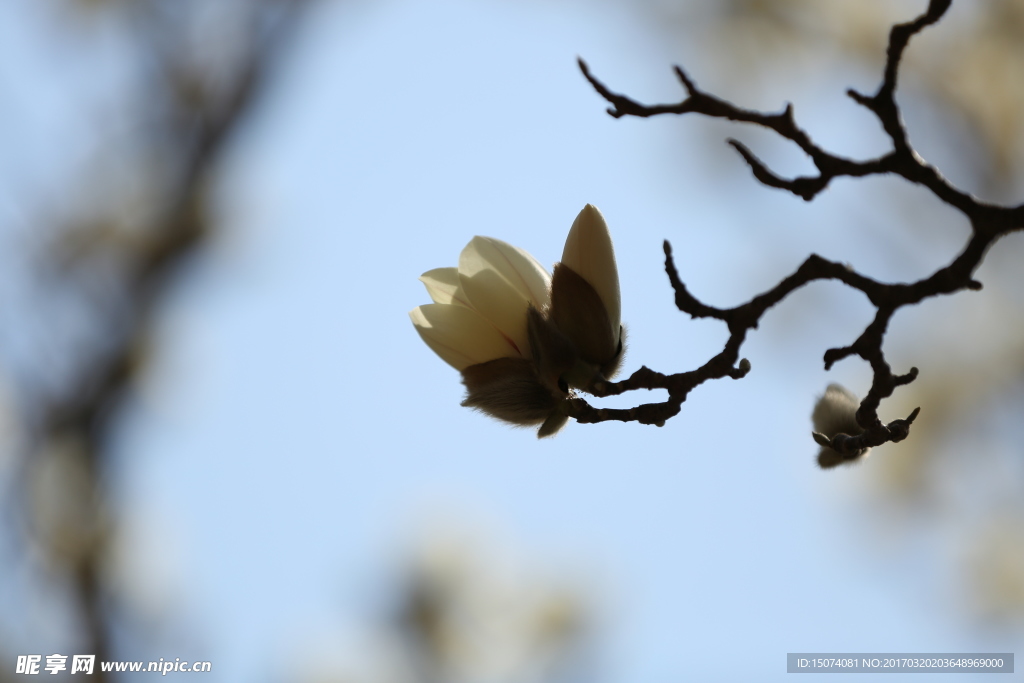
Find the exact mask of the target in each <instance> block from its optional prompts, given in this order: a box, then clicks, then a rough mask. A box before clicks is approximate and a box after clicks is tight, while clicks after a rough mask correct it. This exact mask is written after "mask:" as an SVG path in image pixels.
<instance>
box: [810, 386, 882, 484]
mask: <svg viewBox="0 0 1024 683" xmlns="http://www.w3.org/2000/svg"><path fill="white" fill-rule="evenodd" d="M859 407H860V401H858V399H857V397H856V396H854V395H853V394H852V393H850V391H849V390H847V389H846V388H845V387H843V386H841V385H839V384H829V385H828V387H827V388H826V389H825V394H824V395H823V396H822V397H821V398H819V399H818V402H817V404H815V406H814V413H813V414H812V415H811V421H812V422H813V424H814V431H815V432H817V433H818V434H821V435H824V436H825V437H827V438H828V439H829V440H831V439H833V438H834V437H835V436H836V435H837V434H847V435H849V436H856V435H858V434H860V433H862V432H863V431H864V430H863V429H861V427H860V425H859V424H857V409H858V408H859ZM870 450H871V449H870V448H862V449H860V450H859V451H857V452H856V453H851V454H842V453H839V452H838V451H836V450H833V449H832V448H830V447H829V446H824V445H823V446H822V447H821V450H820V451H819V452H818V465H819V466H821V468H822V469H830V468H832V467H835V466H836V465H842V464H844V463H852V462H856V461H857V460H860V459H861V458H864V457H866V456H867V455H868V452H869V451H870Z"/></svg>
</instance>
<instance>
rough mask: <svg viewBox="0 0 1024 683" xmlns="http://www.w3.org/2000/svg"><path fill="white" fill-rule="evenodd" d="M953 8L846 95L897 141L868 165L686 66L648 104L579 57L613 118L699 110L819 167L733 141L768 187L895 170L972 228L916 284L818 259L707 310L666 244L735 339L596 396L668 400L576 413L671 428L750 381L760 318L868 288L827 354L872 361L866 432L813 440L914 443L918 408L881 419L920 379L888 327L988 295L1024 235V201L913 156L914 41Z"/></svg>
mask: <svg viewBox="0 0 1024 683" xmlns="http://www.w3.org/2000/svg"><path fill="white" fill-rule="evenodd" d="M950 4H951V0H932V1H931V3H930V4H929V6H928V9H927V10H926V11H925V13H924V14H922V15H921V16H919V17H918V18H917V19H915V20H914V21H911V22H908V23H903V24H897V25H896V26H894V27H893V28H892V30H891V32H890V34H889V46H888V50H887V53H886V55H887V56H886V64H885V72H884V77H883V79H882V83H881V85H880V86H879V88H878V91H877V92H876V93H875V94H874V95H872V96H866V95H863V94H861V93H858V92H855V91H853V90H849V91H848V92H847V94H848V95H849V96H850V97H851V98H852V99H853V100H854V101H855V102H857V103H858V104H860V105H862V106H864V107H866V108H867V109H868V110H870V111H871V112H872V113H874V114H875V116H877V117H878V119H879V121H880V122H881V124H882V127H883V128H884V130H885V132H886V133H887V134H888V136H889V138H890V139H891V141H892V144H893V149H892V151H890V152H889V153H888V154H885V155H884V156H881V157H878V158H875V159H868V160H864V161H855V160H851V159H846V158H843V157H839V156H837V155H834V154H831V153H829V152H827V151H825V150H824V149H822V148H821V147H819V146H818V145H817V144H816V143H814V142H813V141H812V140H811V138H810V137H809V136H808V135H807V133H806V132H805V131H804V130H802V129H801V128H800V127H799V126H798V125H797V123H796V120H795V117H794V113H793V107H792V106H791V105H787V106H786V108H785V109H784V110H783V111H782V112H781V113H778V114H765V113H761V112H757V111H753V110H748V109H743V108H740V107H737V106H735V105H733V104H731V103H729V102H726V101H724V100H721V99H719V98H717V97H715V96H714V95H710V94H708V93H705V92H703V91H701V90H700V89H698V88H697V86H696V84H695V83H694V82H693V81H692V80H691V79H690V78H689V76H687V74H686V73H685V72H684V71H683V70H682V69H681V68H680V67H676V68H675V72H676V76H677V77H678V78H679V80H680V82H681V83H682V85H683V87H684V88H685V90H686V93H687V96H686V98H685V99H683V100H682V101H681V102H679V103H677V104H670V105H643V104H640V103H638V102H636V101H635V100H633V99H631V98H629V97H627V96H625V95H621V94H618V93H615V92H613V91H611V90H610V89H609V88H608V87H607V86H605V85H604V83H602V82H601V81H599V80H598V79H597V78H596V77H595V76H594V75H593V74H592V73H591V72H590V69H589V67H588V66H587V64H586V62H584V61H583V60H582V59H580V60H579V65H580V69H581V70H582V71H583V75H584V76H585V77H586V78H587V80H588V81H589V82H590V83H591V85H592V86H593V87H594V89H595V90H596V91H597V92H598V93H599V94H600V95H601V96H602V97H604V98H605V99H606V100H607V101H608V102H609V103H610V104H611V105H612V106H611V107H610V108H609V109H608V113H609V114H610V115H611V116H613V117H615V118H619V117H623V116H636V117H642V118H644V117H650V116H657V115H660V114H688V113H698V114H703V115H705V116H710V117H713V118H725V119H729V120H731V121H737V122H741V123H751V124H755V125H759V126H762V127H765V128H768V129H770V130H772V131H774V132H775V133H776V134H778V135H780V136H781V137H783V138H785V139H787V140H790V141H792V142H793V143H795V144H796V145H797V146H798V147H800V149H802V150H803V151H804V152H805V153H806V154H807V155H808V156H809V157H810V158H811V160H812V161H813V163H814V165H815V167H816V168H817V169H818V175H817V176H805V177H797V178H793V179H786V178H782V177H781V176H779V175H777V174H776V173H774V172H773V171H771V170H770V169H769V168H768V167H767V166H766V165H765V164H764V163H763V162H762V161H761V160H760V159H758V158H757V157H756V156H755V155H754V154H753V153H752V152H751V151H750V150H749V149H748V148H747V147H746V146H745V145H743V144H742V143H740V142H738V141H736V140H729V144H731V145H732V146H733V147H734V148H735V149H736V150H737V151H738V152H739V153H740V155H741V156H742V157H743V158H744V160H745V161H746V162H747V164H748V165H749V166H750V167H751V170H752V171H753V173H754V177H755V178H756V179H757V180H758V181H760V182H761V183H763V184H765V185H767V186H769V187H775V188H779V189H785V190H788V191H790V192H792V193H793V194H795V195H797V196H799V197H802V198H803V199H805V200H808V201H809V200H811V199H813V198H814V197H815V196H816V195H817V194H818V193H819V192H821V191H822V190H823V189H825V187H827V186H828V184H829V183H830V182H831V180H832V179H833V178H837V177H842V176H850V177H864V176H869V175H878V174H885V173H892V174H896V175H899V176H902V177H903V178H905V179H907V180H909V181H911V182H913V183H917V184H920V185H923V186H924V187H926V188H928V189H929V190H930V191H931V192H932V194H934V195H935V196H936V197H937V198H938V199H940V200H941V201H943V202H945V203H947V204H949V205H950V206H952V207H954V208H956V209H958V210H959V211H960V212H962V213H963V214H964V215H965V216H966V217H967V218H968V220H969V221H970V224H971V229H972V230H971V236H970V238H969V239H968V241H967V244H966V245H965V247H964V249H963V251H962V252H961V253H960V254H959V255H958V256H957V257H956V258H955V259H953V260H952V261H951V262H950V263H949V264H948V265H947V266H945V267H943V268H940V269H939V270H937V271H935V272H934V273H933V274H932V275H930V276H928V277H926V278H923V279H921V280H918V281H917V282H912V283H882V282H878V281H876V280H873V279H871V278H869V277H866V276H864V275H861V274H859V273H857V272H856V271H854V270H853V269H852V268H851V267H849V266H846V265H844V264H841V263H836V262H833V261H828V260H826V259H824V258H822V257H820V256H818V255H816V254H812V255H811V256H809V257H808V258H807V260H806V261H804V263H803V264H802V265H801V266H800V267H799V268H798V269H797V270H796V271H795V272H794V273H793V274H792V275H790V276H788V277H787V278H785V279H784V280H782V281H781V282H780V283H779V284H778V285H776V286H775V287H773V288H772V289H770V290H768V291H767V292H765V293H763V294H760V295H758V296H756V297H754V298H753V299H751V300H750V301H749V302H747V303H745V304H742V305H739V306H736V307H734V308H729V309H721V308H715V307H712V306H708V305H706V304H703V303H701V302H700V301H698V300H697V299H696V298H695V297H694V296H693V295H691V294H690V293H689V291H688V290H687V289H686V286H685V285H684V284H683V282H682V280H681V279H680V278H679V275H678V273H677V271H676V268H675V264H674V262H673V259H672V250H671V247H670V245H669V244H668V242H665V270H666V272H667V273H668V277H669V282H670V283H671V285H672V288H673V290H674V291H675V301H676V306H677V308H679V310H680V311H682V312H684V313H689V314H690V316H691V317H692V318H715V319H717V320H721V321H722V322H724V323H726V325H727V326H728V328H729V333H730V335H729V339H728V341H727V342H726V344H725V348H724V349H723V350H722V352H721V353H719V354H718V355H716V356H715V357H713V358H712V359H711V360H709V361H708V362H707V363H705V364H704V365H703V366H701V367H700V368H698V369H697V370H694V371H691V372H685V373H678V374H675V375H663V374H661V373H657V372H654V371H652V370H650V369H648V368H646V367H642V368H641V369H640V370H638V371H637V372H635V373H634V374H633V375H632V376H631V377H629V378H628V379H626V380H624V381H621V382H616V383H604V384H599V385H598V386H597V387H595V392H594V393H595V395H597V396H611V395H617V394H621V393H623V392H625V391H632V390H636V389H667V390H668V392H669V398H668V400H667V401H665V402H663V403H652V404H645V405H641V406H637V407H635V408H630V409H626V410H619V409H598V408H594V407H592V406H590V405H589V404H588V403H587V402H586V401H584V400H583V399H575V400H574V401H573V404H572V409H571V411H572V412H571V415H572V417H575V418H576V419H577V420H578V421H580V422H603V421H606V420H622V421H639V422H642V423H645V424H656V425H659V426H660V425H661V424H664V422H665V420H667V419H669V418H670V417H672V416H674V415H676V414H677V413H678V412H679V410H680V407H681V404H682V403H683V401H685V400H686V397H687V394H688V393H689V392H690V390H692V389H693V388H695V387H696V386H698V385H700V384H701V383H703V382H705V381H707V380H710V379H721V378H725V377H731V378H733V379H739V378H741V377H743V376H744V375H746V373H747V371H748V370H749V368H750V364H749V362H747V361H746V359H742V360H740V357H739V351H740V347H741V345H742V344H743V341H744V339H745V338H746V333H747V331H748V330H751V329H755V328H756V327H757V324H758V321H759V320H760V318H761V316H762V315H764V314H765V312H767V310H768V309H769V308H771V307H772V306H774V305H775V304H776V303H778V302H780V301H781V300H782V299H784V298H785V297H786V296H787V295H788V294H790V293H791V292H793V291H795V290H796V289H799V288H800V287H802V286H803V285H805V284H807V283H809V282H812V281H815V280H838V281H840V282H842V283H844V284H846V285H847V286H849V287H852V288H854V289H857V290H859V291H861V292H863V293H864V294H865V296H867V298H868V300H869V301H870V302H871V303H872V305H874V306H875V308H876V315H875V318H874V320H873V321H872V322H871V323H870V324H869V325H868V326H867V328H866V329H865V330H864V332H863V333H861V335H860V336H859V337H858V338H857V339H856V340H855V341H854V342H853V343H852V344H851V345H849V346H845V347H842V348H833V349H829V350H828V351H826V352H825V355H824V361H825V369H826V370H827V369H830V368H831V367H832V365H833V364H834V363H835V362H836V361H838V360H841V359H843V358H846V357H848V356H853V355H856V356H859V357H860V358H862V359H863V360H865V361H867V362H868V363H869V364H870V366H871V369H872V373H873V378H872V383H871V388H870V390H869V391H868V394H867V396H865V397H864V399H863V400H862V401H861V404H860V409H859V410H858V411H857V422H858V424H859V425H860V426H861V427H862V428H863V430H864V431H863V432H862V433H860V434H858V435H856V436H849V435H845V434H841V435H838V436H836V437H834V438H831V439H828V438H826V437H823V436H821V435H817V436H816V437H815V438H816V439H818V440H819V443H822V445H827V446H829V447H831V448H833V449H834V450H836V451H837V452H838V453H840V454H841V455H849V456H853V454H855V453H859V452H862V450H863V449H864V448H867V447H871V446H878V445H881V444H883V443H888V442H896V441H901V440H903V439H905V438H906V437H907V435H908V434H909V429H910V424H911V423H912V422H913V421H914V418H916V416H917V413H918V411H917V410H915V411H914V412H913V413H912V414H911V415H910V416H908V417H907V418H906V419H905V420H895V421H893V422H890V423H889V424H887V425H886V424H883V423H882V422H881V420H880V419H879V417H878V412H877V411H878V407H879V405H880V403H881V401H882V399H884V398H888V397H889V396H891V395H892V393H893V391H894V390H895V388H896V387H898V386H901V385H904V384H908V383H910V382H912V381H914V379H915V378H916V377H917V368H911V369H910V371H909V372H907V373H906V374H903V375H894V374H893V373H892V370H891V368H890V366H889V364H888V363H887V362H886V360H885V355H884V353H883V351H882V342H883V338H884V336H885V332H886V328H887V327H888V324H889V321H890V320H891V318H892V316H893V315H894V313H895V312H896V310H897V309H899V308H900V307H902V306H907V305H913V304H916V303H919V302H920V301H922V300H924V299H926V298H929V297H933V296H939V295H943V294H952V293H954V292H957V291H960V290H964V289H970V290H979V289H981V287H982V285H981V283H980V282H978V281H977V280H974V279H973V277H972V276H973V273H974V272H975V270H976V269H977V268H978V266H979V265H980V264H981V262H982V260H983V258H984V255H985V253H986V251H987V250H988V248H989V247H990V246H991V245H992V244H993V243H994V242H995V241H996V240H998V239H999V238H1001V237H1003V236H1004V235H1006V234H1009V233H1010V232H1013V231H1016V230H1021V229H1024V204H1022V205H1018V206H1015V207H1004V206H997V205H993V204H989V203H986V202H982V201H980V200H979V199H977V198H975V197H973V196H971V195H970V194H968V193H966V192H963V191H961V190H959V189H957V188H955V187H953V185H952V184H950V183H949V181H947V180H946V179H945V178H944V177H943V176H942V174H940V173H939V171H938V170H937V169H936V168H934V167H933V166H931V165H929V164H928V163H927V162H925V161H924V160H923V159H922V158H921V157H920V156H919V155H918V154H917V153H916V152H915V151H914V149H913V148H912V147H911V146H910V143H909V141H908V140H907V134H906V130H905V129H904V127H903V123H902V119H901V116H900V110H899V106H898V105H897V104H896V101H895V92H896V83H897V76H898V73H899V67H900V62H901V60H902V58H903V54H904V51H905V50H906V47H907V45H908V44H909V41H910V39H911V37H912V36H914V35H915V34H916V33H918V32H919V31H921V30H922V29H924V28H925V27H927V26H930V25H932V24H934V23H936V22H937V21H939V20H940V19H941V18H942V16H943V15H944V14H945V12H946V10H947V9H948V8H949V6H950ZM737 362H738V365H737ZM822 440H824V441H822Z"/></svg>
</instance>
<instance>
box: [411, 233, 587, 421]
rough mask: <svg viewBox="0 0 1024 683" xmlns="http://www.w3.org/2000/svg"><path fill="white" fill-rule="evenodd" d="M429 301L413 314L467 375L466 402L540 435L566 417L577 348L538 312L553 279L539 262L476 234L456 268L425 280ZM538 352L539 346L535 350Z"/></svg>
mask: <svg viewBox="0 0 1024 683" xmlns="http://www.w3.org/2000/svg"><path fill="white" fill-rule="evenodd" d="M420 280H421V281H422V282H423V284H424V285H425V286H426V288H427V292H428V293H429V294H430V297H431V298H432V299H433V300H434V303H432V304H426V305H424V306H418V307H417V308H415V309H413V310H412V311H411V312H410V314H409V316H410V318H412V322H413V325H414V326H415V327H416V331H417V332H418V333H419V335H420V337H421V338H422V339H423V341H424V342H426V344H427V346H429V347H430V348H431V349H433V351H434V352H435V353H437V355H438V356H440V357H441V359H442V360H444V361H445V362H446V363H448V364H449V365H451V366H452V367H454V368H455V369H456V370H459V371H460V372H461V373H462V377H463V383H464V384H465V385H466V399H465V401H463V403H462V405H464V406H466V407H469V408H475V409H477V410H480V411H481V412H484V413H486V414H488V415H490V416H491V417H495V418H497V419H499V420H503V421H505V422H509V423H511V424H514V425H520V426H524V425H540V434H539V436H548V435H550V434H554V433H555V432H557V431H558V430H559V429H560V428H561V427H562V425H564V424H565V422H566V421H567V420H568V416H566V415H565V413H564V406H562V405H560V402H561V401H564V400H565V399H566V398H568V387H567V386H565V385H564V382H562V384H561V385H560V383H559V382H560V380H559V377H560V375H561V374H562V372H564V371H565V369H566V368H568V367H571V366H572V364H573V363H574V362H575V352H574V350H573V349H572V346H571V345H570V344H569V342H568V341H566V340H565V339H564V338H563V337H561V333H559V332H558V330H557V329H555V328H554V327H553V326H552V325H551V324H550V323H549V322H547V321H546V320H545V319H544V318H543V316H542V315H541V314H540V313H539V311H540V310H542V309H545V308H547V307H548V304H549V301H550V295H549V290H550V286H551V278H550V277H549V276H548V274H547V271H545V270H544V268H543V266H541V265H540V264H539V263H538V262H537V260H536V259H534V258H533V257H532V256H530V255H529V254H527V253H526V252H525V251H523V250H521V249H517V248H516V247H513V246H512V245H510V244H507V243H505V242H502V241H501V240H496V239H493V238H490V237H474V238H473V239H472V241H470V243H469V244H468V245H466V248H465V249H463V250H462V254H461V255H460V256H459V267H458V268H436V269H434V270H430V271H427V272H426V273H424V274H423V276H422V277H420ZM535 349H536V350H535Z"/></svg>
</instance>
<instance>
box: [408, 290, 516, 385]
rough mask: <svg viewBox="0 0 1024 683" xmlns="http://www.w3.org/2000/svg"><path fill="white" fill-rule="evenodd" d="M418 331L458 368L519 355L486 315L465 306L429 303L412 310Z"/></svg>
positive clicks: (447, 361) (438, 353) (446, 359)
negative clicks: (485, 317)
mask: <svg viewBox="0 0 1024 683" xmlns="http://www.w3.org/2000/svg"><path fill="white" fill-rule="evenodd" d="M409 317H410V318H412V324H413V325H415V326H416V331H417V332H419V333H420V337H422V338H423V341H424V342H426V344H427V346H429V347H430V348H431V349H433V351H434V353H436V354H437V355H439V356H440V357H441V360H443V361H444V362H445V363H448V364H449V365H451V366H452V367H453V368H455V369H456V370H462V369H463V368H466V367H469V366H470V365H476V364H477V363H486V362H487V361H489V360H494V359H495V358H519V357H520V356H519V354H518V353H517V352H516V349H515V347H514V346H513V345H512V344H511V343H510V342H509V340H508V339H506V338H505V337H504V336H502V334H501V333H500V332H499V331H498V330H496V329H494V326H493V325H492V324H491V323H489V322H488V321H487V320H486V319H484V317H483V316H481V315H480V314H479V313H477V312H476V311H474V310H472V309H470V308H466V307H465V306H457V305H455V306H448V305H445V304H426V305H424V306H417V307H416V308H414V309H413V310H411V311H409Z"/></svg>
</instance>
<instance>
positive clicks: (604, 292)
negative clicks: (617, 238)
mask: <svg viewBox="0 0 1024 683" xmlns="http://www.w3.org/2000/svg"><path fill="white" fill-rule="evenodd" d="M562 263H564V264H565V265H567V266H569V267H570V268H572V269H573V270H574V271H576V273H577V274H579V275H580V276H581V277H583V279H584V280H586V281H587V282H589V283H590V286H591V287H593V288H594V290H595V291H596V292H597V295H598V296H599V297H601V301H602V303H604V307H605V309H606V310H607V311H608V321H609V322H610V323H611V325H612V333H613V334H614V335H615V337H618V335H619V325H620V324H621V315H622V303H621V299H620V296H619V269H618V267H617V266H616V265H615V250H614V249H613V248H612V236H611V233H609V232H608V224H607V223H605V220H604V216H602V215H601V212H600V211H598V210H597V207H596V206H594V205H593V204H587V205H586V206H585V207H583V210H582V211H580V213H579V215H578V216H576V220H575V221H573V223H572V228H570V229H569V236H568V237H566V238H565V249H563V251H562Z"/></svg>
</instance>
